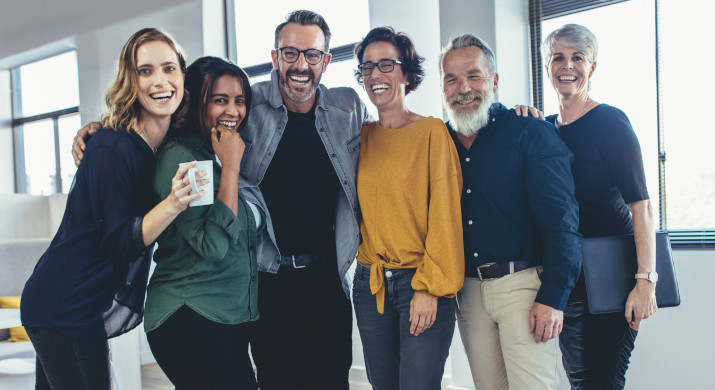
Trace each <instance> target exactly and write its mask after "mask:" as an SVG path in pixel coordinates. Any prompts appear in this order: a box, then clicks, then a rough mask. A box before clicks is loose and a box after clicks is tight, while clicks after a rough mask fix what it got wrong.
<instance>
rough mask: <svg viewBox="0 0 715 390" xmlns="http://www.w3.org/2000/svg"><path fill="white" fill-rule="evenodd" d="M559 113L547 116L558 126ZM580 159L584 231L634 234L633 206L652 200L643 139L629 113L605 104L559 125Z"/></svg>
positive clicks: (576, 168)
mask: <svg viewBox="0 0 715 390" xmlns="http://www.w3.org/2000/svg"><path fill="white" fill-rule="evenodd" d="M556 117H557V115H551V116H549V117H547V118H546V120H547V121H549V122H551V123H554V124H556ZM556 128H557V129H558V131H559V135H560V136H561V139H562V140H563V141H564V143H566V145H567V146H568V147H569V148H570V149H571V152H572V153H573V155H574V161H573V165H572V167H571V169H572V172H573V178H574V183H575V184H576V200H577V201H578V204H579V217H580V221H581V224H580V225H579V228H578V230H579V233H581V234H582V235H583V236H584V237H598V236H613V235H620V234H633V223H632V220H631V215H630V212H629V210H628V206H627V204H628V203H632V202H636V201H639V200H643V199H648V189H647V188H646V184H645V171H644V169H643V157H642V156H641V148H640V144H639V143H638V138H636V134H635V133H634V132H633V128H632V127H631V123H630V122H629V121H628V117H627V116H626V114H624V113H623V111H621V110H619V109H617V108H615V107H611V106H609V105H607V104H600V105H598V106H597V107H595V108H594V109H592V110H591V111H589V112H587V113H586V114H585V115H584V116H582V117H581V118H579V119H578V120H576V121H574V122H573V123H571V124H569V125H561V126H558V125H557V127H556Z"/></svg>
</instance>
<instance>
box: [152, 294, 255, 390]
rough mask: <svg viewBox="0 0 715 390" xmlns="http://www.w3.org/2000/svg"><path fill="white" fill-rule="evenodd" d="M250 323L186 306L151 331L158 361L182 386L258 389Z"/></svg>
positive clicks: (179, 386)
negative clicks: (218, 320)
mask: <svg viewBox="0 0 715 390" xmlns="http://www.w3.org/2000/svg"><path fill="white" fill-rule="evenodd" d="M248 326H249V325H247V324H238V325H229V324H219V323H216V322H213V321H210V320H208V319H206V318H204V317H203V316H201V315H199V314H197V313H196V312H195V311H193V310H191V308H189V307H188V306H182V307H181V308H179V310H177V311H176V312H174V314H172V315H171V316H170V317H169V318H168V319H167V320H166V321H165V322H164V323H163V324H161V326H159V327H158V328H156V329H154V330H153V331H151V332H149V333H147V340H148V341H149V346H150V347H151V352H152V353H153V354H154V357H155V358H156V362H157V363H159V366H160V367H161V369H162V370H164V373H165V374H166V376H167V377H168V378H169V380H170V381H171V383H173V384H174V386H176V388H177V389H179V390H189V389H217V390H220V389H241V390H244V389H257V388H258V387H257V386H256V379H255V376H254V375H253V366H252V365H251V360H250V359H249V358H248V336H247V334H248V328H247V327H248Z"/></svg>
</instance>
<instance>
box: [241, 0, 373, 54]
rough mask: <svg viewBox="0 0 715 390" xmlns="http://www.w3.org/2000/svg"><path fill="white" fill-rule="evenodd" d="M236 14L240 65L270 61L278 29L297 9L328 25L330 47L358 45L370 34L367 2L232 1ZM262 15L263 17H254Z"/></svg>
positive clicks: (331, 0) (364, 0)
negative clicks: (317, 16) (321, 17)
mask: <svg viewBox="0 0 715 390" xmlns="http://www.w3.org/2000/svg"><path fill="white" fill-rule="evenodd" d="M233 1H234V3H235V10H236V16H235V17H236V42H237V43H236V46H237V53H238V55H237V57H238V61H237V63H238V65H240V66H242V67H243V66H251V65H256V64H261V63H264V62H269V61H271V49H273V48H274V46H275V45H274V41H275V31H276V26H278V25H279V24H280V23H282V22H283V21H285V17H286V15H287V14H289V13H290V12H292V11H295V10H297V9H308V10H311V11H315V12H317V13H319V14H320V15H322V16H323V17H324V18H325V20H326V21H327V22H328V26H329V27H330V32H331V35H332V38H331V39H330V47H337V46H341V45H345V44H348V43H351V42H357V41H359V40H360V39H362V37H363V36H364V35H365V34H367V32H368V31H369V30H370V24H369V14H368V0H354V1H351V2H350V5H349V8H350V9H349V11H347V10H346V6H345V4H344V3H342V2H339V1H333V0H303V1H301V2H300V4H298V3H296V2H295V1H286V0H278V1H252V0H251V1H249V0H233ZM255 15H260V17H254V16H255Z"/></svg>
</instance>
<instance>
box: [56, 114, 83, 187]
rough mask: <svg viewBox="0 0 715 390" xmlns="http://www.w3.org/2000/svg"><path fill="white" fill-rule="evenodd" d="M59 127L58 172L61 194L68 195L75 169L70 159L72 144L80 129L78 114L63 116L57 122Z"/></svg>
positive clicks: (72, 160)
mask: <svg viewBox="0 0 715 390" xmlns="http://www.w3.org/2000/svg"><path fill="white" fill-rule="evenodd" d="M58 125H59V134H60V139H59V146H60V147H59V151H60V172H61V173H62V192H63V193H65V194H66V193H68V192H69V190H70V186H71V185H72V180H74V174H75V172H76V171H77V167H75V166H74V159H73V158H72V142H73V141H74V136H75V134H76V133H77V129H79V128H80V127H82V125H81V123H80V116H79V114H72V115H67V116H63V117H61V118H60V119H59V121H58Z"/></svg>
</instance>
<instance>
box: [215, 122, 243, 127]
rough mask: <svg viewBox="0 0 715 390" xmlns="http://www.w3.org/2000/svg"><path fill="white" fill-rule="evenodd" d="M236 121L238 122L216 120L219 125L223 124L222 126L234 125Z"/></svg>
mask: <svg viewBox="0 0 715 390" xmlns="http://www.w3.org/2000/svg"><path fill="white" fill-rule="evenodd" d="M236 123H238V122H236V121H234V122H229V121H218V124H219V125H224V126H226V127H234V126H236Z"/></svg>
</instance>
